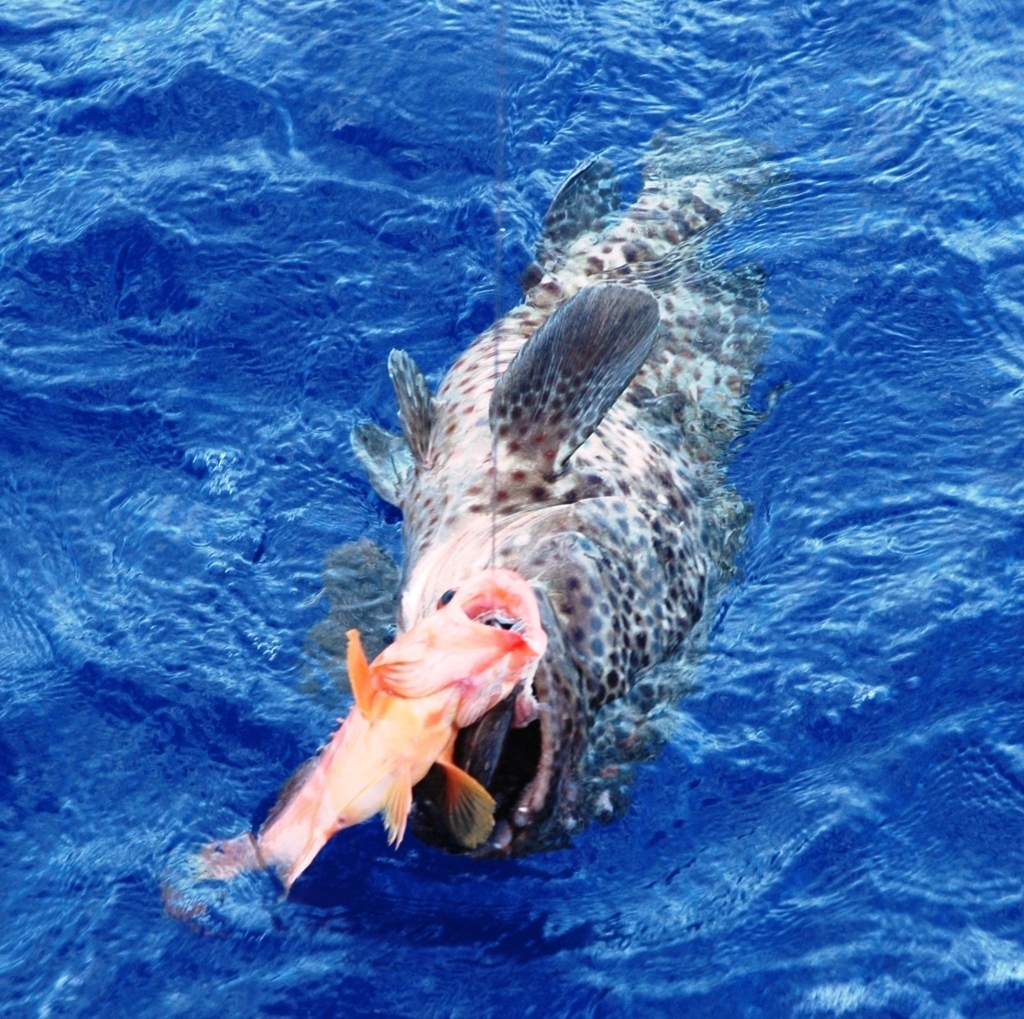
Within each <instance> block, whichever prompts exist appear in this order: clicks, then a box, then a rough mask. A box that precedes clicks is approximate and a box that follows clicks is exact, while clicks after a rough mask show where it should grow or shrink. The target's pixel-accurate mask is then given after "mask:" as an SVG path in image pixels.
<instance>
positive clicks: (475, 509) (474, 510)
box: [468, 502, 487, 513]
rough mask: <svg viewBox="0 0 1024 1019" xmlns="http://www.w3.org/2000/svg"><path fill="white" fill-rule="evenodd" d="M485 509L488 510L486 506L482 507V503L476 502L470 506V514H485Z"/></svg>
mask: <svg viewBox="0 0 1024 1019" xmlns="http://www.w3.org/2000/svg"><path fill="white" fill-rule="evenodd" d="M485 509H487V507H486V506H484V505H482V504H481V503H478V502H475V503H473V505H472V506H470V507H469V508H468V512H470V513H483V511H484V510H485Z"/></svg>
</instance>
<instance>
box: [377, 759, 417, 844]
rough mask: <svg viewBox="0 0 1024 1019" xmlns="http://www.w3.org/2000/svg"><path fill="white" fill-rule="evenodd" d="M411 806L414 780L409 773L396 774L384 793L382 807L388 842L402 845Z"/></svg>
mask: <svg viewBox="0 0 1024 1019" xmlns="http://www.w3.org/2000/svg"><path fill="white" fill-rule="evenodd" d="M411 807H412V782H411V781H410V780H409V775H408V774H407V773H402V774H398V775H395V777H394V779H393V780H392V782H391V785H389V786H388V788H387V792H386V793H385V794H384V807H383V808H382V809H383V814H384V827H385V828H386V829H387V832H388V842H389V843H390V844H391V845H393V846H398V845H401V842H402V838H403V837H404V836H405V825H406V822H407V821H408V820H409V810H410V808H411Z"/></svg>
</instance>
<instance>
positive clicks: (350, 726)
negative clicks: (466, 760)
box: [256, 690, 457, 891]
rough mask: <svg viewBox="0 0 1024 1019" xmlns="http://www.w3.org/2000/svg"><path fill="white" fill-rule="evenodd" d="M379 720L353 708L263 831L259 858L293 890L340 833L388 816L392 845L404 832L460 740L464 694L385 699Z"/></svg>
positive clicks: (379, 702)
mask: <svg viewBox="0 0 1024 1019" xmlns="http://www.w3.org/2000/svg"><path fill="white" fill-rule="evenodd" d="M375 709H376V710H375V717H374V718H372V719H370V718H367V717H366V716H365V715H364V714H363V713H362V712H361V711H360V710H359V708H358V707H354V708H353V709H352V711H351V712H350V713H349V715H348V717H347V718H346V719H345V720H344V721H343V722H342V724H341V726H340V728H338V730H337V731H336V732H335V733H334V736H333V737H332V738H331V741H330V743H329V744H328V745H327V746H326V747H325V748H324V750H323V752H322V753H321V754H320V756H319V758H317V759H316V761H315V763H314V766H313V767H312V769H311V770H310V772H309V774H308V775H307V776H306V777H305V779H304V780H303V781H302V783H301V784H300V785H299V786H298V787H297V788H296V789H295V790H294V791H292V792H291V793H290V794H288V793H286V794H285V797H284V798H283V801H282V803H281V804H280V805H279V806H278V807H277V808H275V811H274V812H273V813H272V814H271V816H270V818H269V819H268V820H267V822H266V823H265V824H264V826H263V828H262V829H261V830H260V833H259V836H258V838H257V840H256V842H257V852H258V854H259V857H260V859H261V861H262V863H263V865H264V866H267V867H271V868H273V869H274V870H275V871H276V872H277V874H278V876H279V877H280V879H281V882H282V883H283V884H284V886H285V890H286V891H287V890H288V889H289V888H291V886H292V884H293V883H294V882H295V880H296V879H297V878H298V877H299V875H300V874H302V872H303V871H304V870H305V869H306V868H307V867H308V866H309V865H310V864H311V863H312V862H313V860H314V859H315V858H316V856H317V854H318V853H319V852H320V850H321V849H322V848H323V847H324V845H326V843H327V841H328V840H329V839H330V838H331V837H332V836H333V835H335V834H336V833H337V832H339V831H341V830H342V829H344V828H350V827H352V826H353V825H357V824H361V823H362V822H363V821H366V820H368V819H369V818H371V817H373V816H374V815H375V814H378V813H381V812H382V811H385V812H386V815H387V816H386V823H387V826H388V832H389V836H390V841H391V842H393V843H396V844H397V843H398V842H400V841H401V839H402V837H403V835H404V832H405V816H406V815H407V813H408V808H409V801H411V796H412V786H413V785H415V784H416V783H417V782H419V781H420V780H421V779H422V778H423V777H424V776H425V775H426V773H427V772H428V771H429V770H430V767H431V765H432V764H434V762H435V761H436V760H437V759H438V758H439V757H441V756H442V754H443V753H444V752H445V750H446V749H447V748H448V747H450V745H451V744H452V742H453V741H454V739H455V725H454V719H455V713H456V709H457V691H455V690H443V691H441V692H440V693H438V694H434V695H433V696H431V697H424V698H418V699H416V700H409V699H404V698H399V697H390V696H386V695H380V696H378V698H377V700H376V701H375Z"/></svg>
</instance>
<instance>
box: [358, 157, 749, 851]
mask: <svg viewBox="0 0 1024 1019" xmlns="http://www.w3.org/2000/svg"><path fill="white" fill-rule="evenodd" d="M768 182H769V179H768V175H767V173H766V171H765V170H764V169H763V167H762V165H761V164H760V163H759V162H758V160H757V159H756V158H755V157H754V155H753V154H752V153H750V152H749V151H747V150H742V149H738V148H737V147H735V146H724V147H718V148H715V147H714V146H709V147H706V148H705V147H702V148H701V151H700V152H699V153H698V151H697V149H696V148H695V147H694V145H693V144H692V143H690V144H684V143H683V142H681V141H680V140H679V139H663V140H661V141H660V142H656V143H655V144H653V145H652V150H651V152H650V153H649V155H648V157H647V160H646V165H645V169H644V183H643V188H642V190H641V192H640V194H639V196H638V197H637V199H636V201H635V202H634V203H633V204H632V205H631V206H629V207H628V208H627V209H625V210H624V211H620V210H619V208H618V206H619V199H618V189H617V184H616V183H615V180H614V177H613V175H612V174H611V172H610V166H609V165H608V164H607V163H606V162H605V161H604V160H602V159H592V160H590V161H588V162H586V163H584V164H583V165H582V166H581V167H580V168H578V169H577V170H576V171H575V172H574V173H573V175H572V176H571V177H570V178H569V180H568V181H567V182H566V184H565V185H563V187H562V189H561V190H560V191H559V193H558V195H557V196H556V198H555V200H554V202H553V203H552V207H551V210H550V211H549V213H548V215H547V217H546V220H545V230H544V235H543V237H542V239H541V242H540V243H539V245H538V249H537V262H536V263H535V264H534V265H533V266H531V267H530V269H529V270H528V273H527V283H526V287H527V288H526V292H525V297H524V301H523V303H522V304H521V305H519V306H518V307H517V308H515V309H513V310H512V311H510V312H509V313H508V314H507V315H506V316H505V317H504V318H502V319H501V320H500V321H499V322H497V323H496V324H495V325H494V326H492V327H491V328H490V329H488V330H487V331H486V332H484V333H483V334H482V335H481V336H480V337H478V339H477V340H476V341H475V342H474V343H473V344H472V346H471V347H470V348H469V349H468V350H466V351H465V352H464V353H463V354H462V356H461V357H459V359H458V360H457V361H456V362H455V364H454V366H453V367H452V369H451V370H450V372H449V373H448V375H447V376H446V377H445V378H444V380H443V382H442V383H441V385H440V387H439V388H438V390H437V392H436V394H435V395H433V396H431V394H430V393H429V390H428V389H427V386H426V382H425V381H424V379H423V377H422V375H420V374H419V372H418V370H417V369H416V368H415V365H413V363H412V362H411V360H410V359H409V358H408V357H407V356H405V355H403V354H397V353H396V354H393V355H392V359H391V362H390V368H391V373H392V378H393V380H394V382H395V389H396V394H397V397H398V403H399V411H400V417H401V420H402V425H403V433H404V437H399V436H391V435H389V434H388V433H384V432H382V431H381V430H379V429H376V428H375V427H374V426H360V428H357V429H356V430H355V432H354V434H353V442H354V446H355V449H356V452H357V454H358V455H359V457H360V459H361V460H362V461H363V463H364V464H365V465H366V466H367V468H368V470H369V472H370V476H371V480H372V481H373V483H374V486H375V488H376V489H377V491H378V492H379V493H380V494H381V495H382V496H383V497H385V498H387V499H388V500H389V501H391V502H393V503H395V504H396V505H398V506H399V507H400V508H401V509H402V511H403V514H404V550H405V562H404V567H403V581H402V592H401V601H400V608H399V621H398V622H399V629H400V630H404V629H407V628H408V627H410V626H412V625H413V624H414V623H415V622H416V621H417V620H419V619H420V618H422V617H423V616H424V615H426V614H428V613H429V612H431V611H434V610H435V608H436V606H437V605H438V603H439V600H443V598H444V596H445V594H446V592H448V591H451V590H457V589H458V588H459V585H460V584H462V583H464V582H466V580H467V579H468V578H470V577H472V576H473V575H474V574H476V573H478V572H479V571H480V570H483V569H485V568H487V567H488V566H491V565H494V566H497V567H503V568H507V569H511V570H515V571H517V572H518V573H519V574H520V575H521V576H522V577H524V578H525V579H526V580H527V581H528V583H529V584H530V585H531V586H532V588H533V590H534V591H535V592H536V594H537V597H538V601H539V603H540V606H541V614H542V620H543V622H544V626H545V630H546V632H547V634H548V638H549V645H548V649H547V652H546V654H545V656H544V657H543V659H542V660H541V662H540V665H539V668H538V670H537V672H536V675H535V676H534V678H533V683H532V689H531V690H519V691H518V693H517V694H515V695H514V697H513V700H512V702H511V703H510V704H507V705H503V706H499V708H496V709H494V711H493V712H492V713H491V715H489V716H487V717H485V718H484V719H482V720H481V722H480V723H478V724H477V725H476V726H474V727H473V728H472V729H470V730H466V731H465V732H464V733H463V734H462V738H460V743H459V746H458V748H457V751H456V760H457V761H458V762H459V763H460V765H461V766H462V767H465V768H466V769H467V770H468V771H469V772H470V773H471V774H474V775H475V776H476V777H477V778H479V780H480V781H481V782H482V783H483V784H484V785H486V786H488V787H489V788H490V790H491V792H492V793H493V794H494V796H495V799H496V801H497V803H498V809H497V823H496V825H495V829H494V834H493V836H492V837H491V839H490V840H489V841H488V843H487V844H486V845H485V846H484V847H483V848H482V849H478V850H476V852H477V853H483V854H493V855H503V854H508V853H518V852H523V851H528V850H531V849H535V848H541V847H546V846H552V845H557V844H560V843H562V842H564V840H565V839H566V838H567V836H568V835H569V834H571V832H572V831H573V830H575V829H576V828H578V827H579V826H581V825H582V824H583V823H585V822H586V821H587V820H589V819H590V818H591V817H592V816H594V815H595V813H598V812H600V810H601V804H602V803H603V804H604V805H605V806H607V801H608V798H607V795H606V794H605V795H604V796H602V789H601V775H603V774H605V773H613V772H614V771H615V766H616V760H615V759H614V758H615V756H616V750H615V748H614V747H612V746H610V745H608V746H605V744H608V739H607V733H604V734H602V724H603V718H604V716H605V715H606V714H607V713H608V708H609V706H610V705H612V704H614V703H618V702H622V703H628V701H629V698H630V696H631V695H632V694H633V692H634V690H635V689H636V687H637V683H638V680H639V679H640V678H641V677H643V676H644V675H645V674H646V673H647V672H648V670H650V669H651V667H652V666H654V665H656V664H657V663H659V662H662V661H664V660H665V659H666V658H668V657H669V656H671V655H673V653H674V652H676V651H677V649H679V647H680V645H681V644H682V643H683V641H684V640H685V638H686V637H687V635H688V634H689V633H690V632H691V630H692V629H693V627H694V626H695V624H696V623H697V621H698V620H699V619H700V617H701V615H702V613H703V612H704V609H705V601H706V598H707V597H708V589H709V584H712V583H713V582H714V581H715V579H716V578H717V577H718V576H720V574H721V572H722V564H723V561H725V560H727V558H728V548H729V545H730V540H731V539H730V531H731V530H732V529H733V528H734V527H735V526H736V522H737V520H738V517H739V510H740V507H741V504H740V502H739V500H738V499H737V498H736V496H735V495H734V494H733V493H732V492H731V490H729V489H728V487H727V486H726V485H725V484H724V482H723V480H722V477H721V467H720V465H721V459H722V456H723V454H724V452H725V449H726V447H727V446H728V444H729V443H730V442H731V441H732V440H733V439H734V438H735V437H736V436H737V435H738V434H739V433H740V431H741V430H742V428H743V427H745V426H746V424H748V423H749V421H750V420H751V416H750V415H749V413H748V412H747V411H746V397H747V393H748V390H749V385H750V382H751V379H752V377H753V373H754V370H755V365H756V361H757V357H758V355H759V352H760V350H761V349H762V347H763V343H764V337H765V321H766V313H765V308H764V306H763V301H762V298H761V285H760V284H761V281H760V278H759V276H758V274H757V273H756V272H753V271H750V270H745V271H740V272H736V271H732V272H724V271H721V270H715V269H712V268H709V266H708V264H707V259H706V256H704V255H703V254H702V248H703V241H704V239H705V235H706V234H707V232H708V230H709V228H711V227H712V226H713V225H714V224H715V223H716V222H717V221H719V220H720V219H721V217H722V216H723V215H724V214H725V213H726V212H728V211H729V210H730V208H732V207H733V206H736V205H737V204H740V203H742V202H744V201H745V200H748V199H750V198H752V197H753V196H755V195H757V194H758V193H760V192H761V191H763V189H764V188H765V186H766V184H767V183H768ZM516 698H518V700H516ZM528 704H529V705H532V708H528V707H527V705H528ZM642 715H643V711H642V710H640V709H639V708H637V709H636V710H635V711H634V712H633V715H632V716H631V717H634V716H635V718H636V719H637V725H639V724H640V723H641V722H642ZM605 728H607V726H605ZM634 735H635V734H631V733H630V732H629V731H626V732H625V733H622V732H618V734H617V737H616V738H618V739H619V742H620V743H622V742H626V743H628V742H629V741H630V740H631V739H632V738H633V736H634ZM602 741H603V742H602ZM599 745H600V749H601V751H602V752H605V751H607V752H606V753H605V756H604V757H602V756H601V753H595V748H598V747H599ZM620 749H621V748H620ZM623 759H625V755H624V756H623ZM435 818H436V810H435V806H434V802H433V799H432V794H431V790H430V788H429V783H427V784H425V786H424V788H422V789H420V790H417V810H416V817H415V819H414V821H415V822H416V823H417V826H418V830H419V831H420V833H421V834H423V835H424V836H425V837H427V838H428V839H431V838H432V839H433V840H434V841H440V842H442V843H443V842H445V837H444V832H443V829H442V828H441V826H439V825H438V824H437V823H436V819H435Z"/></svg>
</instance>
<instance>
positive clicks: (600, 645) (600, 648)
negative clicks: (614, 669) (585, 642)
mask: <svg viewBox="0 0 1024 1019" xmlns="http://www.w3.org/2000/svg"><path fill="white" fill-rule="evenodd" d="M590 650H591V651H592V652H593V653H594V654H595V655H597V656H598V657H599V658H600V657H601V656H602V655H604V642H603V641H602V640H601V638H600V637H595V638H594V639H593V640H592V641H591V642H590Z"/></svg>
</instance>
